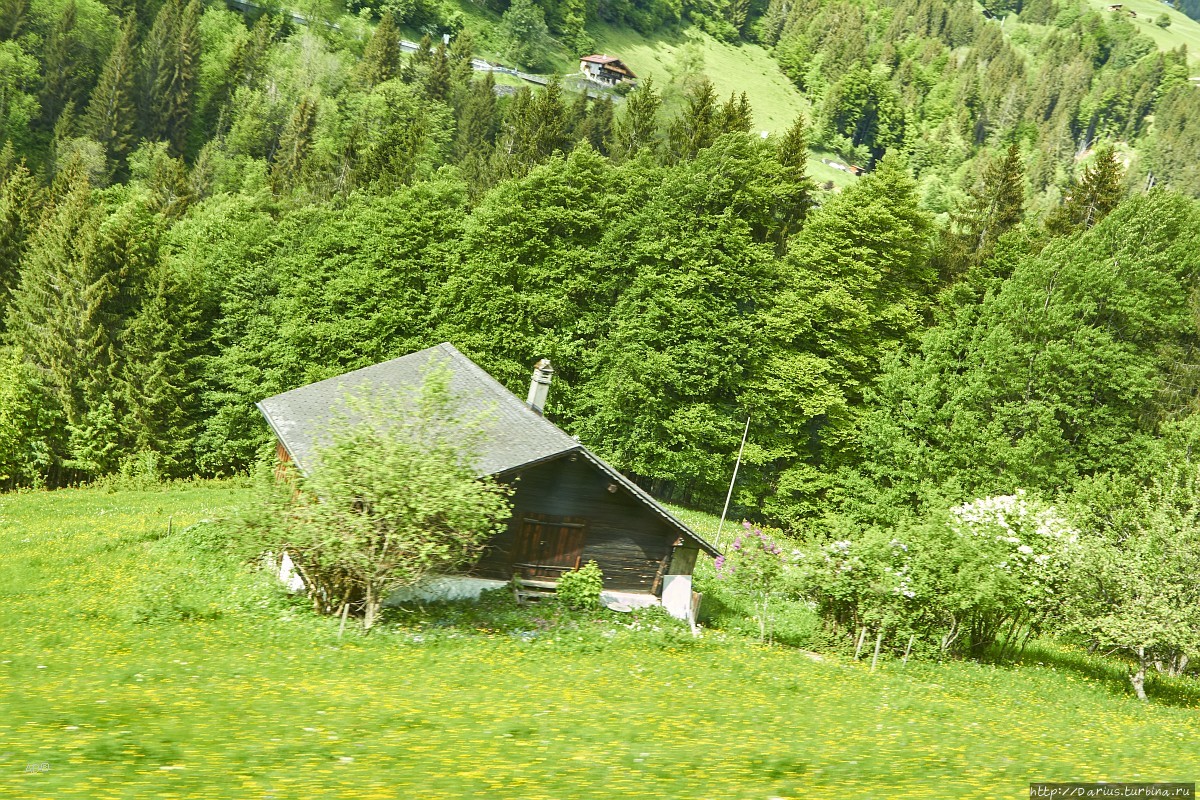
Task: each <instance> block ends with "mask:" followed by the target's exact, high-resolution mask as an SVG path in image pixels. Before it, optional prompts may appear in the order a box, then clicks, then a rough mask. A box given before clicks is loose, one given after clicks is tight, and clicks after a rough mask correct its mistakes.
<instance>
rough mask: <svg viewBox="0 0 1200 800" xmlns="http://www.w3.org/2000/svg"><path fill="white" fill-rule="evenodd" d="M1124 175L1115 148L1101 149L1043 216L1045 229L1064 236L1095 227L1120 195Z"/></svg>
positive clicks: (1123, 193)
mask: <svg viewBox="0 0 1200 800" xmlns="http://www.w3.org/2000/svg"><path fill="white" fill-rule="evenodd" d="M1124 179H1125V170H1124V169H1123V168H1122V167H1121V163H1120V162H1119V161H1117V154H1116V151H1114V150H1113V148H1112V146H1111V145H1110V146H1108V147H1105V148H1103V149H1101V150H1100V151H1099V152H1097V153H1096V160H1095V161H1093V162H1092V163H1091V164H1090V165H1089V166H1088V168H1087V169H1086V170H1084V172H1083V179H1082V180H1080V181H1079V185H1078V186H1076V187H1075V188H1074V189H1072V190H1071V193H1070V194H1069V195H1067V198H1066V200H1064V201H1063V204H1062V205H1061V206H1059V207H1058V208H1056V209H1055V210H1054V211H1053V212H1052V213H1051V214H1050V216H1049V217H1047V219H1046V230H1048V231H1049V232H1050V233H1051V234H1053V235H1055V236H1067V235H1069V234H1071V233H1074V232H1075V231H1079V230H1087V229H1089V228H1092V227H1095V225H1096V223H1098V222H1099V221H1100V220H1102V219H1104V218H1105V217H1106V216H1108V214H1109V213H1110V212H1111V211H1112V210H1113V209H1115V208H1116V207H1117V205H1118V204H1119V203H1120V202H1121V200H1122V198H1124V196H1125V190H1124V187H1123V186H1122V182H1123V181H1124Z"/></svg>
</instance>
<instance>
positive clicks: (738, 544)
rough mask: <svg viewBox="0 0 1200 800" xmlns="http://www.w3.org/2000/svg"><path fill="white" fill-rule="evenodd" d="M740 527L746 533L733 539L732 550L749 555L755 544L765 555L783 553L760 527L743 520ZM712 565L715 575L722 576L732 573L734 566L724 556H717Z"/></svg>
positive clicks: (779, 554)
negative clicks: (715, 570) (714, 568)
mask: <svg viewBox="0 0 1200 800" xmlns="http://www.w3.org/2000/svg"><path fill="white" fill-rule="evenodd" d="M742 527H743V528H745V529H746V531H747V533H744V534H740V535H739V536H738V537H737V538H736V539H734V540H733V545H732V549H733V550H735V551H738V552H742V553H745V554H747V555H749V554H750V552H751V551H752V548H753V547H754V545H755V544H757V545H758V546H759V547H761V548H762V551H763V552H764V553H766V554H767V555H770V556H781V555H782V554H783V548H782V547H780V546H779V545H778V544H776V543H775V542H773V541H772V540H771V537H769V536H767V534H765V533H763V530H762V528H758V527H755V526H754V525H751V524H750V523H749V522H743V523H742ZM755 537H757V539H758V541H757V542H755ZM713 566H715V567H716V569H717V577H720V578H724V577H727V576H729V575H732V574H733V570H734V567H733V565H732V564H729V563H728V562H727V560H726V558H725V556H717V558H716V560H715V561H714V562H713Z"/></svg>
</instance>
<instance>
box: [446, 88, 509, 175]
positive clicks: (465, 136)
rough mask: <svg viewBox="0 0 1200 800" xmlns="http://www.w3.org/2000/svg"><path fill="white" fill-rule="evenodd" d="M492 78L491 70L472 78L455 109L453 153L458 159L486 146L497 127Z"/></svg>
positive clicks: (488, 145)
mask: <svg viewBox="0 0 1200 800" xmlns="http://www.w3.org/2000/svg"><path fill="white" fill-rule="evenodd" d="M495 89H496V79H495V78H494V77H493V76H492V73H491V72H487V73H484V76H483V78H480V79H478V80H475V81H474V82H472V84H471V87H470V90H469V91H468V93H467V96H466V98H465V100H464V101H463V103H462V105H461V106H460V109H459V112H458V119H457V123H458V124H457V125H456V126H455V138H454V155H455V158H456V159H457V160H458V161H459V162H462V161H464V160H466V159H468V158H469V157H471V156H472V155H474V154H479V153H482V152H483V151H484V150H487V149H490V148H491V146H492V145H493V144H494V143H495V141H496V131H497V129H498V128H499V124H498V118H497V109H496V91H495Z"/></svg>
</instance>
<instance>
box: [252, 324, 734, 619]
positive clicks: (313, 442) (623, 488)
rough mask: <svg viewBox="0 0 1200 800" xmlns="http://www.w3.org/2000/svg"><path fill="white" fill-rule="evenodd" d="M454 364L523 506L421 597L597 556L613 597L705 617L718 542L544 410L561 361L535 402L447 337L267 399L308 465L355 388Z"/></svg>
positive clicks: (467, 406)
mask: <svg viewBox="0 0 1200 800" xmlns="http://www.w3.org/2000/svg"><path fill="white" fill-rule="evenodd" d="M435 363H440V364H444V365H445V366H446V367H447V368H448V370H449V373H450V391H451V393H452V395H453V397H454V403H455V405H456V406H457V407H458V410H460V411H461V412H465V413H468V414H473V413H476V412H484V419H485V422H484V436H483V439H484V445H483V447H482V451H481V452H480V456H479V460H478V463H477V470H478V474H479V475H480V476H481V477H482V476H494V477H495V478H496V479H497V480H500V481H503V482H505V483H509V484H511V485H512V486H513V488H514V492H513V495H512V498H511V500H512V503H513V515H512V517H511V518H510V519H509V522H508V526H507V528H506V529H505V530H504V531H503V532H502V533H500V534H499V535H497V536H495V537H493V538H492V539H491V540H490V541H489V542H488V545H487V548H486V550H485V552H484V554H483V556H482V558H480V559H479V561H478V562H477V563H475V564H474V565H473V566H472V567H471V568H469V569H468V570H467V571H466V573H465V574H463V575H457V576H446V577H443V578H440V579H438V580H437V581H436V582H435V583H434V584H432V585H430V586H429V587H428V588H427V590H426V591H425V592H423V593H418V596H424V597H427V598H430V599H432V598H436V597H463V596H471V595H475V596H477V595H478V593H479V592H480V591H481V590H482V589H484V588H499V587H501V586H504V585H505V584H506V583H507V582H509V581H510V580H511V579H512V578H513V577H514V576H516V577H519V578H521V579H522V580H523V581H525V582H527V583H529V584H530V585H533V586H542V587H546V588H550V587H552V586H553V585H554V583H555V582H556V581H557V580H558V578H559V576H561V575H562V574H563V573H564V572H566V571H569V570H573V569H575V568H577V567H578V566H579V565H581V564H586V563H587V562H588V561H591V560H594V561H596V563H597V564H599V566H600V569H601V570H602V571H603V573H604V590H605V593H606V595H607V597H606V599H607V600H608V601H609V602H620V603H626V604H628V605H631V606H642V605H651V604H657V603H660V602H661V603H662V605H663V606H664V607H666V609H667V610H668V611H669V612H671V613H672V614H673V615H674V616H677V617H679V618H681V619H694V613H695V603H696V601H697V598H695V597H694V596H693V592H692V579H691V576H692V570H693V568H694V567H695V565H696V559H697V557H698V556H699V554H700V553H702V552H703V553H707V554H709V555H713V556H715V555H718V551H717V549H716V548H715V547H713V546H712V545H711V544H709V543H708V542H706V541H705V540H704V539H703V538H701V537H700V536H699V535H698V534H696V533H695V532H694V531H693V530H691V529H690V528H689V527H688V526H687V525H685V524H684V523H683V522H681V521H680V520H678V519H677V518H676V517H675V516H674V515H672V514H671V513H670V512H669V511H667V510H666V509H665V508H663V506H661V505H660V504H659V503H658V502H656V501H655V500H654V498H652V497H651V496H650V495H649V494H647V493H646V492H645V491H643V490H642V489H641V488H640V487H639V486H637V485H636V484H635V483H633V481H631V480H629V479H628V478H626V477H625V476H623V475H622V474H621V473H620V472H618V471H617V470H616V469H615V468H613V467H612V466H610V465H609V464H607V463H606V462H605V461H604V460H602V459H601V458H599V457H598V456H597V455H596V454H594V453H592V452H591V451H590V450H588V448H587V447H585V446H584V445H583V444H581V443H580V442H579V441H577V440H576V439H574V438H572V437H571V436H569V435H567V434H566V433H565V432H564V431H562V430H561V429H560V428H558V426H556V425H554V423H552V422H550V421H549V420H548V419H546V418H545V417H544V416H543V415H542V409H543V408H544V406H545V402H546V397H547V393H548V390H549V387H550V381H551V379H552V376H553V369H552V367H551V366H550V363H549V362H548V361H542V362H539V363H538V365H537V368H536V369H535V371H534V375H533V381H532V383H531V385H530V391H529V397H528V399H527V400H526V401H525V402H522V401H521V400H520V399H519V398H517V397H516V396H515V395H513V394H512V393H511V392H509V391H508V390H507V389H505V388H504V387H503V386H502V385H501V384H500V383H499V382H498V381H497V380H496V379H495V378H493V377H492V376H491V375H489V374H488V373H487V372H485V371H484V370H483V369H482V368H480V367H479V366H478V365H477V364H475V363H474V362H473V361H471V360H470V359H469V358H467V357H466V356H465V355H463V354H462V353H461V352H459V351H458V350H457V349H456V348H455V347H454V346H453V345H451V344H449V343H443V344H440V345H437V346H435V347H431V348H428V349H426V350H421V351H419V352H416V353H412V354H410V355H407V356H403V357H401V358H397V359H393V360H391V361H386V362H384V363H382V364H376V365H374V366H371V367H366V368H364V369H360V370H356V371H354V372H349V373H346V374H345V375H341V376H339V377H336V378H330V379H328V380H324V381H319V382H317V383H313V384H309V385H308V386H301V387H300V388H298V389H293V390H292V391H290V392H284V393H283V394H279V395H276V396H274V397H269V398H267V399H266V400H263V401H261V402H260V403H258V408H259V410H260V411H261V412H262V414H263V416H264V417H265V418H266V420H267V422H268V424H269V425H270V426H271V429H272V430H273V431H274V432H275V435H276V437H277V438H278V452H279V454H280V456H281V458H283V459H284V460H290V461H292V462H294V463H295V465H296V467H297V468H299V469H300V471H301V472H303V471H305V470H306V469H307V468H308V467H310V466H311V465H312V464H313V463H314V458H315V455H316V452H317V451H318V449H319V448H320V446H321V444H322V441H323V440H324V439H325V438H326V437H327V436H328V430H329V426H330V425H331V420H333V419H335V418H337V417H338V416H339V414H340V413H344V409H343V406H342V403H343V402H344V398H345V397H346V395H347V394H348V393H355V392H362V391H368V392H379V391H387V390H389V389H400V388H414V387H416V386H419V385H420V384H421V382H422V380H423V376H424V374H425V372H426V371H427V370H428V368H429V367H430V366H431V365H433V364H435Z"/></svg>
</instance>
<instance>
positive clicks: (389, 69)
mask: <svg viewBox="0 0 1200 800" xmlns="http://www.w3.org/2000/svg"><path fill="white" fill-rule="evenodd" d="M400 62H401V58H400V30H399V29H398V28H397V27H396V18H395V15H394V14H393V13H392V12H391V11H385V12H384V13H383V15H382V16H381V17H380V18H379V24H378V25H377V26H375V33H373V34H372V35H371V41H370V42H368V43H367V49H366V50H365V51H364V52H363V57H362V61H361V62H359V65H358V79H359V81H360V82H361V83H362V85H363V87H364V88H366V89H372V88H374V87H375V86H376V85H378V84H380V83H383V82H384V81H390V80H391V79H392V78H395V77H397V76H398V75H399V74H400Z"/></svg>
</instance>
